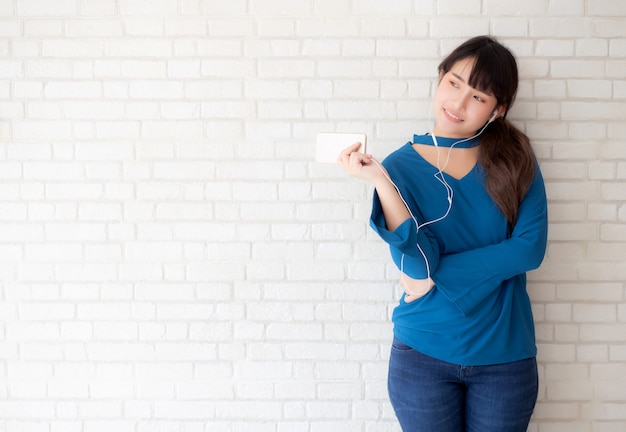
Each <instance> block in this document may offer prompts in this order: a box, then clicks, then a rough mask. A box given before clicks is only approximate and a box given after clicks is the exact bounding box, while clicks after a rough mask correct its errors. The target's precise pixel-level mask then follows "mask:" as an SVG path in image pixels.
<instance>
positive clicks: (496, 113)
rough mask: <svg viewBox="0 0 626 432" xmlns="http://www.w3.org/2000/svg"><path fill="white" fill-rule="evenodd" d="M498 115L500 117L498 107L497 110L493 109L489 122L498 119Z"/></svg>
mask: <svg viewBox="0 0 626 432" xmlns="http://www.w3.org/2000/svg"><path fill="white" fill-rule="evenodd" d="M496 117H498V109H497V108H496V109H495V110H493V114H491V118H490V119H489V123H491V122H492V121H494V120H495V119H496Z"/></svg>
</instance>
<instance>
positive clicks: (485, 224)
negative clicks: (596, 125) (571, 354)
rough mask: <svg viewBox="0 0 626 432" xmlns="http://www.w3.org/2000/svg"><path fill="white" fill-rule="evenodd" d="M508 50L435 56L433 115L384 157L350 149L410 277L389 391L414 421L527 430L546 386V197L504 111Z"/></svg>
mask: <svg viewBox="0 0 626 432" xmlns="http://www.w3.org/2000/svg"><path fill="white" fill-rule="evenodd" d="M517 85H518V72H517V64H516V61H515V58H514V57H513V55H512V54H511V52H510V51H509V50H508V49H506V48H505V47H504V46H502V45H501V44H500V43H498V42H497V41H496V40H495V39H493V38H491V37H486V36H481V37H476V38H472V39H470V40H468V41H467V42H465V43H463V44H462V45H461V46H459V47H458V48H457V49H455V50H454V51H453V52H452V53H451V54H450V55H449V56H448V57H446V58H445V59H444V60H443V62H442V63H441V64H440V65H439V86H438V88H437V91H436V94H435V96H434V102H433V105H434V117H435V125H434V128H433V129H432V132H431V133H430V134H425V135H415V136H414V137H413V140H412V141H411V142H408V143H406V144H405V145H404V146H402V147H400V148H399V149H398V150H396V151H395V152H393V153H392V154H391V155H389V156H388V157H387V158H386V159H385V161H384V163H383V164H382V165H380V164H378V162H376V160H374V158H373V157H372V155H369V154H361V153H359V152H357V151H356V150H357V149H358V148H359V145H360V144H358V143H356V144H355V145H353V146H351V147H349V148H347V149H346V150H344V151H343V152H342V153H341V155H340V156H339V163H340V164H341V165H342V166H343V167H344V169H345V170H346V171H347V172H348V174H350V175H352V176H354V177H358V178H362V179H365V180H368V181H370V182H372V183H373V185H374V187H375V192H374V199H373V209H372V215H371V221H370V222H371V226H372V228H373V229H374V230H375V231H376V232H377V233H378V234H379V235H380V236H381V238H382V239H383V240H384V241H385V242H386V243H388V244H389V248H390V252H391V257H392V259H393V261H394V262H395V264H396V265H397V266H398V268H399V270H400V275H401V276H400V286H401V287H402V288H403V289H404V290H405V293H404V294H403V296H402V298H401V300H400V303H399V305H398V306H397V307H396V308H395V310H394V313H393V323H394V340H393V344H392V350H391V357H390V362H389V381H388V387H389V395H390V399H391V403H392V405H393V408H394V410H395V412H396V415H397V417H398V419H399V421H400V424H401V426H402V430H403V431H404V432H421V431H424V432H496V431H497V432H525V431H526V430H527V427H528V423H529V421H530V417H531V415H532V412H533V409H534V406H535V402H536V399H537V382H538V379H537V364H536V361H535V355H536V347H535V334H534V325H533V317H532V313H531V305H530V301H529V298H528V295H527V292H526V274H525V273H526V272H527V271H530V270H533V269H535V268H537V267H538V266H539V265H540V264H541V262H542V260H543V257H544V253H545V248H546V239H547V225H548V223H547V204H546V195H545V189H544V184H543V179H542V176H541V173H540V171H539V168H538V166H537V163H536V160H535V157H534V154H533V151H532V149H531V145H530V142H529V139H528V137H527V136H526V135H524V134H523V133H522V132H521V131H520V130H519V129H517V128H516V127H515V126H514V125H513V124H511V123H510V122H509V121H508V120H507V119H506V115H507V113H508V111H509V110H510V108H511V105H512V104H513V101H514V99H515V95H516V92H517Z"/></svg>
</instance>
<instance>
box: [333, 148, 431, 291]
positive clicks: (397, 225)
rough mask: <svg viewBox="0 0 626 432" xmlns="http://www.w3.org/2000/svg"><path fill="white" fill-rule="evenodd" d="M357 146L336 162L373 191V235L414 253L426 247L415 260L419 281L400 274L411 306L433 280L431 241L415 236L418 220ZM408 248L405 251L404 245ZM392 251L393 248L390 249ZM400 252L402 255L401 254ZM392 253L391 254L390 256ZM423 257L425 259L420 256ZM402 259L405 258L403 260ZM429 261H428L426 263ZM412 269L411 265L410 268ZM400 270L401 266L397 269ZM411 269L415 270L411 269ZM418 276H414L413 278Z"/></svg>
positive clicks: (379, 167)
mask: <svg viewBox="0 0 626 432" xmlns="http://www.w3.org/2000/svg"><path fill="white" fill-rule="evenodd" d="M360 146H361V144H360V143H355V144H354V145H352V146H350V147H348V148H347V149H345V150H344V151H343V152H342V153H341V154H340V155H339V159H338V162H339V163H340V164H341V166H342V167H343V168H344V169H345V170H346V172H347V173H348V174H349V175H351V176H353V177H357V178H361V179H364V180H368V181H370V182H371V183H372V184H373V185H374V187H375V189H376V191H375V194H374V210H373V213H374V214H376V215H373V218H372V226H373V228H374V230H375V231H376V232H378V234H379V235H380V236H381V237H382V238H383V239H384V240H385V241H387V242H388V243H389V244H390V246H391V245H392V243H396V244H398V243H404V244H405V249H409V250H411V252H412V253H415V254H417V253H418V251H419V249H418V247H417V246H416V245H417V244H418V243H419V242H420V241H421V242H423V243H424V244H425V245H424V247H423V248H422V250H421V252H420V254H419V258H417V259H418V260H421V265H420V266H419V267H421V268H420V269H419V270H417V271H418V273H419V274H421V275H423V277H422V278H417V277H416V278H411V277H408V276H407V275H406V274H404V273H401V274H400V286H402V288H403V289H404V290H405V293H406V295H405V297H404V301H405V302H407V303H410V302H412V301H414V300H417V299H418V298H420V297H423V296H424V295H425V294H427V293H428V292H429V291H430V290H431V289H432V287H433V285H434V284H433V281H432V280H431V279H430V278H429V277H428V275H429V273H430V268H429V264H430V261H432V262H433V263H436V262H437V259H436V257H437V255H438V254H437V253H436V252H435V251H434V249H433V248H432V244H431V242H432V239H430V238H428V237H427V236H426V235H424V233H418V232H417V231H418V230H417V226H416V225H415V224H416V223H417V221H414V220H413V218H412V217H411V213H410V212H409V210H408V209H407V206H406V204H405V202H404V200H403V199H402V197H401V196H400V193H399V191H398V190H397V188H396V186H395V185H394V184H393V182H392V181H391V179H390V177H389V173H388V172H387V170H386V169H385V168H384V167H383V166H382V165H381V164H380V163H378V162H377V161H376V160H374V158H373V157H372V155H369V154H362V153H360V152H357V151H356V150H358V148H359V147H360ZM435 243H436V242H435ZM407 244H408V245H409V246H408V248H407V247H406V245H407ZM392 250H393V246H392ZM400 253H403V252H400ZM392 254H393V253H392ZM422 254H423V255H424V256H422ZM402 260H404V257H402ZM427 260H428V262H427ZM412 267H414V266H412ZM398 268H399V269H400V270H402V266H401V265H400V266H398ZM412 270H415V269H414V268H413V269H412ZM415 276H417V275H415Z"/></svg>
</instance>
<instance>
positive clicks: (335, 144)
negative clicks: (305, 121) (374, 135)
mask: <svg viewBox="0 0 626 432" xmlns="http://www.w3.org/2000/svg"><path fill="white" fill-rule="evenodd" d="M366 141H367V135H366V134H364V133H343V132H320V133H318V134H317V137H316V140H315V160H316V161H317V162H323V163H336V162H337V159H338V158H339V154H340V153H341V152H342V151H343V150H345V149H346V147H349V146H351V145H352V144H354V143H356V142H360V143H361V147H359V149H358V151H359V152H361V153H365V145H366V144H367V142H366Z"/></svg>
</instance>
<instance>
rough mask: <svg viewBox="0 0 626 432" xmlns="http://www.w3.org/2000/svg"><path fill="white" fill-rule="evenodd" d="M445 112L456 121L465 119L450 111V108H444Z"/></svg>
mask: <svg viewBox="0 0 626 432" xmlns="http://www.w3.org/2000/svg"><path fill="white" fill-rule="evenodd" d="M443 112H444V113H445V114H446V115H447V116H448V117H450V118H451V119H452V120H454V121H458V122H462V121H463V119H462V118H459V117H457V116H455V115H454V114H452V113H451V112H450V111H448V110H447V109H445V108H444V109H443Z"/></svg>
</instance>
